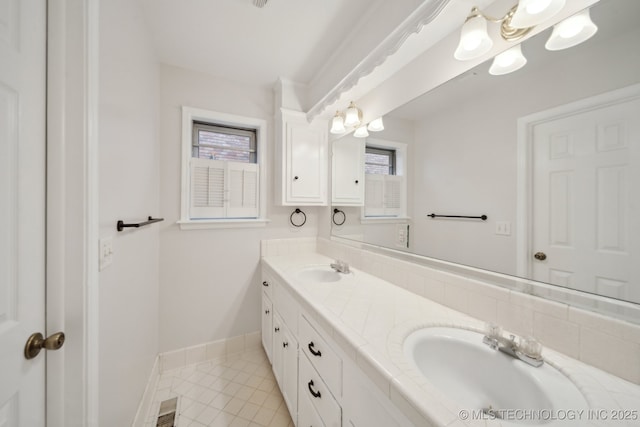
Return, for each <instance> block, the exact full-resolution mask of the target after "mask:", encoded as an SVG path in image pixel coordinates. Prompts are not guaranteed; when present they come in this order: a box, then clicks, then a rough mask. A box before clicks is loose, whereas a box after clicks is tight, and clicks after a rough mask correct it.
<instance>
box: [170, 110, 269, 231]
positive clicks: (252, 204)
mask: <svg viewBox="0 0 640 427" xmlns="http://www.w3.org/2000/svg"><path fill="white" fill-rule="evenodd" d="M182 127H183V130H182V134H183V135H182V157H183V159H182V210H181V219H180V221H179V223H180V226H181V228H183V229H185V228H216V227H230V226H236V227H237V226H255V225H264V223H265V221H266V219H265V218H264V215H265V206H266V203H265V198H266V195H265V189H264V188H263V187H264V186H263V185H260V183H261V182H266V181H265V179H264V170H263V167H262V165H263V163H264V159H265V158H266V155H265V153H264V151H265V148H266V147H265V146H266V142H265V135H266V122H265V121H264V120H259V119H252V118H247V117H241V116H234V115H229V114H224V113H216V112H211V111H204V110H197V109H193V108H188V107H183V114H182Z"/></svg>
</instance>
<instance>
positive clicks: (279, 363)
mask: <svg viewBox="0 0 640 427" xmlns="http://www.w3.org/2000/svg"><path fill="white" fill-rule="evenodd" d="M283 335H284V323H283V322H282V318H281V317H280V316H279V315H278V313H277V312H275V311H274V312H273V349H272V352H271V354H272V369H273V376H274V377H276V381H277V383H278V385H279V386H280V390H282V388H283V387H282V384H283V382H282V367H283V358H284V351H283V347H282V340H283V337H282V336H283Z"/></svg>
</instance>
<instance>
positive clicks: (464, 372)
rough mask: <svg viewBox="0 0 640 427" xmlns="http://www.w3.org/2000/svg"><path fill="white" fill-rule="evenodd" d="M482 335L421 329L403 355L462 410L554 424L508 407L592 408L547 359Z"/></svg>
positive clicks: (520, 421) (411, 337) (521, 421)
mask: <svg viewBox="0 0 640 427" xmlns="http://www.w3.org/2000/svg"><path fill="white" fill-rule="evenodd" d="M482 337H483V335H482V334H480V333H477V332H473V331H467V330H463V329H456V328H440V327H436V328H425V329H420V330H418V331H416V332H414V333H412V334H411V335H409V336H408V337H407V339H406V340H405V342H404V354H405V356H406V357H407V358H408V359H409V360H411V361H412V362H413V363H414V364H415V367H417V369H418V370H419V371H420V372H422V374H423V375H424V376H425V377H426V378H427V379H428V380H429V382H431V383H432V384H433V385H434V386H436V387H437V388H438V389H440V390H441V392H442V393H443V394H445V395H447V396H448V397H449V398H450V399H451V400H452V401H455V402H456V403H457V405H458V406H459V407H460V408H461V409H466V410H468V411H483V410H490V409H489V408H491V409H492V410H494V411H497V412H494V414H500V415H502V414H506V415H507V417H504V418H505V419H504V420H503V421H502V422H503V423H505V421H507V420H508V421H509V422H508V423H506V424H510V423H517V424H530V425H536V424H546V425H553V424H554V422H553V420H552V419H549V418H547V419H544V418H545V417H543V416H542V417H536V416H532V417H525V416H518V415H517V414H518V412H515V411H509V410H523V411H542V410H548V411H550V412H549V413H553V411H564V410H583V409H584V410H586V409H587V408H588V404H587V402H586V400H585V398H584V397H583V395H582V394H581V393H580V391H579V390H578V388H577V387H576V385H575V384H574V383H573V382H572V381H571V380H569V379H568V378H567V377H566V376H564V375H563V374H562V373H561V372H560V371H558V370H557V369H555V368H553V367H552V366H550V365H549V364H548V363H545V364H544V365H542V366H541V367H538V368H535V367H532V366H530V365H528V364H526V363H524V362H522V361H521V360H519V359H516V358H513V357H511V356H508V355H506V354H504V353H502V352H500V351H497V350H493V349H491V348H490V347H489V346H487V345H485V344H483V343H482ZM524 413H525V412H520V414H524ZM527 413H528V412H527ZM487 414H489V413H488V412H487ZM514 414H515V415H514ZM520 418H522V419H520ZM532 418H535V419H532ZM556 422H558V421H556ZM565 425H566V424H565Z"/></svg>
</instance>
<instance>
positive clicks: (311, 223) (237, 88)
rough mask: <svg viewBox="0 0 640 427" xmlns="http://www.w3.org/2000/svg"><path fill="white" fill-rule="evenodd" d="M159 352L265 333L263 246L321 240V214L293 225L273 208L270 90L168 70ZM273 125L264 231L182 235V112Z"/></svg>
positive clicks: (309, 210)
mask: <svg viewBox="0 0 640 427" xmlns="http://www.w3.org/2000/svg"><path fill="white" fill-rule="evenodd" d="M160 98H161V99H160V105H161V112H160V118H161V123H160V144H161V154H160V165H161V177H160V184H161V186H160V188H161V200H160V205H161V212H162V215H163V216H164V217H165V218H166V221H165V222H164V223H162V224H161V227H160V229H161V235H160V242H161V250H160V351H161V352H164V351H170V350H175V349H179V348H183V347H186V346H192V345H197V344H201V343H203V342H207V341H214V340H219V339H224V338H229V337H233V336H237V335H241V334H245V333H248V332H254V331H258V330H259V329H260V292H261V286H260V281H259V278H260V271H259V263H260V240H261V239H265V238H288V237H308V236H315V235H316V234H317V232H318V212H319V210H320V208H317V207H305V208H303V210H304V212H305V213H306V214H307V223H306V225H305V226H304V227H302V228H294V227H292V226H291V225H289V215H290V214H291V212H292V211H293V209H294V208H293V207H276V206H274V205H273V202H272V200H273V173H272V171H273V153H274V138H273V103H274V94H273V92H272V91H271V90H265V89H262V88H259V87H249V86H246V85H239V84H237V83H233V82H230V81H228V80H224V79H220V78H217V77H214V76H210V75H207V74H202V73H198V72H194V71H189V70H185V69H181V68H177V67H173V66H168V65H163V66H162V67H161V97H160ZM183 105H185V106H190V107H196V108H203V109H207V110H211V111H218V112H224V113H230V114H238V115H243V116H249V117H255V118H259V119H264V120H267V122H268V127H269V131H268V132H269V135H268V144H267V145H268V159H269V160H268V164H267V165H266V166H267V168H268V169H267V178H268V179H267V184H268V186H269V188H268V195H267V200H268V201H269V203H268V207H267V209H268V210H267V216H268V218H269V220H270V223H269V224H268V225H267V226H266V227H264V228H245V229H239V228H234V229H215V230H180V229H179V227H178V225H177V224H176V221H177V220H178V219H179V215H180V173H181V170H180V168H181V163H180V162H181V160H180V153H181V151H180V146H181V133H180V132H181V107H182V106H183Z"/></svg>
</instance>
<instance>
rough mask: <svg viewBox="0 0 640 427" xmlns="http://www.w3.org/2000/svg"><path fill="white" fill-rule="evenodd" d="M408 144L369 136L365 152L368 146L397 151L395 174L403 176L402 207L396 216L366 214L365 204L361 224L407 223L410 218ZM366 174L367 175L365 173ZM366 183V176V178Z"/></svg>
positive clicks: (362, 209)
mask: <svg viewBox="0 0 640 427" xmlns="http://www.w3.org/2000/svg"><path fill="white" fill-rule="evenodd" d="M407 146H408V145H407V144H406V143H404V142H396V141H388V140H384V139H377V138H367V141H366V144H365V152H366V150H367V147H371V148H374V149H375V148H379V149H382V150H392V151H394V152H395V170H394V172H395V173H394V175H395V176H402V177H403V179H402V190H401V191H402V204H401V208H400V214H398V215H396V216H366V215H365V206H362V207H361V208H360V223H361V224H375V223H399V224H405V223H407V221H408V220H410V219H411V218H409V217H408V216H407V185H408V183H407V181H408V178H409V177H408V170H407V162H408V158H407ZM365 176H366V175H365ZM365 185H366V178H365ZM365 191H366V190H365Z"/></svg>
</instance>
